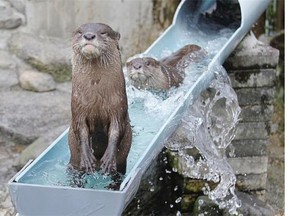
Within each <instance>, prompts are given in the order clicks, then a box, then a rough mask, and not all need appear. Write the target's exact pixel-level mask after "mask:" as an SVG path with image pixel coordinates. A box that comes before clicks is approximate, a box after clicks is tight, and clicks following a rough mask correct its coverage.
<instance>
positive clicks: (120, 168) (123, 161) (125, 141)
mask: <svg viewBox="0 0 288 216" xmlns="http://www.w3.org/2000/svg"><path fill="white" fill-rule="evenodd" d="M131 142H132V130H131V126H130V123H129V122H128V123H127V125H126V130H125V134H124V136H123V138H122V140H121V143H120V146H119V148H118V152H117V172H119V173H121V174H122V175H125V173H126V166H127V157H128V154H129V150H130V147H131Z"/></svg>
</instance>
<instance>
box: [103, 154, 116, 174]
mask: <svg viewBox="0 0 288 216" xmlns="http://www.w3.org/2000/svg"><path fill="white" fill-rule="evenodd" d="M101 169H102V171H103V172H104V173H105V174H112V173H115V172H117V166H116V157H115V155H113V154H111V153H110V154H106V153H105V154H104V155H103V157H102V158H101Z"/></svg>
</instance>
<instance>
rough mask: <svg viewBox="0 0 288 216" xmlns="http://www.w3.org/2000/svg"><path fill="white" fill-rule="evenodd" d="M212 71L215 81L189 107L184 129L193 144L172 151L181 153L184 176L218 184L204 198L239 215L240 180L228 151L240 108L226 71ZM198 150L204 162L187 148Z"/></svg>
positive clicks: (219, 67) (220, 67) (205, 190)
mask: <svg viewBox="0 0 288 216" xmlns="http://www.w3.org/2000/svg"><path fill="white" fill-rule="evenodd" d="M212 69H213V70H214V72H215V79H214V80H213V81H212V82H211V84H210V86H209V88H208V89H207V90H206V91H204V92H202V94H201V95H200V97H199V98H198V99H197V100H196V101H195V102H194V103H193V105H191V106H190V107H189V109H188V111H187V113H186V114H185V116H184V118H183V120H182V125H181V127H182V128H184V129H183V130H184V131H185V134H187V138H188V140H189V141H190V143H188V144H187V143H185V144H182V143H181V142H175V143H177V145H175V146H173V144H172V148H171V149H173V150H174V151H175V149H177V150H178V158H179V162H180V167H181V171H182V174H183V175H185V176H188V177H191V178H196V179H206V180H208V181H213V182H218V185H217V186H216V188H215V189H213V190H210V189H209V186H208V185H206V186H205V188H203V189H204V190H203V192H204V194H207V195H208V196H209V198H210V199H211V200H213V201H214V202H215V203H217V204H218V205H219V207H220V208H226V209H228V210H229V213H232V214H235V213H236V209H237V208H238V207H239V205H241V202H240V201H239V200H238V198H237V196H236V195H235V193H234V188H235V183H236V177H235V174H234V171H233V169H232V167H231V166H230V164H229V163H228V162H227V160H226V149H227V147H228V146H229V145H230V144H231V142H232V140H233V138H234V136H235V130H236V125H237V123H238V120H239V115H240V107H239V105H238V99H237V95H236V93H235V92H234V90H233V88H232V87H231V85H230V80H229V77H228V76H227V74H226V71H225V70H224V68H223V67H222V66H220V65H219V66H216V67H215V68H212ZM169 147H171V143H169V145H168V146H167V148H169ZM194 147H196V149H198V150H199V152H200V154H201V157H200V158H197V157H195V155H190V154H189V152H188V153H187V151H186V149H187V148H190V149H191V148H194ZM183 149H184V150H183ZM202 158H203V159H202ZM173 171H174V170H173Z"/></svg>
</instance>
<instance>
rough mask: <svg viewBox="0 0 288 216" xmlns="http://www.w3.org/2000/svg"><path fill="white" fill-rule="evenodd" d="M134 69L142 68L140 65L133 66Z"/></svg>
mask: <svg viewBox="0 0 288 216" xmlns="http://www.w3.org/2000/svg"><path fill="white" fill-rule="evenodd" d="M133 67H134V69H136V70H138V69H140V68H141V67H142V64H133Z"/></svg>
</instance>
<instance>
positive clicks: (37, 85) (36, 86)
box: [19, 71, 56, 92]
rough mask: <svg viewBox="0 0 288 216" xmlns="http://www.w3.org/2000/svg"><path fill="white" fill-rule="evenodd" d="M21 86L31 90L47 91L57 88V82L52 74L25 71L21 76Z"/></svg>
mask: <svg viewBox="0 0 288 216" xmlns="http://www.w3.org/2000/svg"><path fill="white" fill-rule="evenodd" d="M19 82H20V86H21V87H22V88H23V89H25V90H29V91H35V92H47V91H52V90H55V88H56V83H55V81H54V79H53V77H52V76H51V75H50V74H46V73H39V72H36V71H25V72H23V73H22V74H20V76H19Z"/></svg>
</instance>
